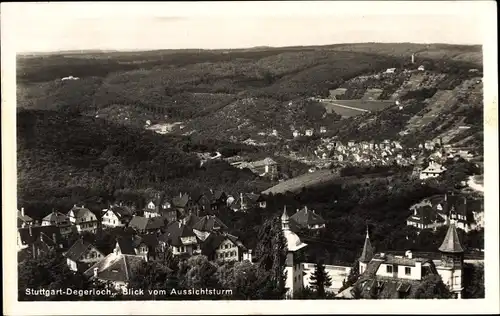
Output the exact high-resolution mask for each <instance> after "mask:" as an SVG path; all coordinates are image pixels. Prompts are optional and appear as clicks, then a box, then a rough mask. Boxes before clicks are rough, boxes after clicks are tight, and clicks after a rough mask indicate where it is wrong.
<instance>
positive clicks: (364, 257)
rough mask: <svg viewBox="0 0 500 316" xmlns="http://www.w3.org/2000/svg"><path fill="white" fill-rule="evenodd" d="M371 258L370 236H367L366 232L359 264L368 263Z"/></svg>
mask: <svg viewBox="0 0 500 316" xmlns="http://www.w3.org/2000/svg"><path fill="white" fill-rule="evenodd" d="M372 258H373V248H372V244H371V243H370V236H368V231H367V232H366V238H365V244H364V245H363V251H362V252H361V256H360V257H359V261H360V262H369V261H370V260H371V259H372Z"/></svg>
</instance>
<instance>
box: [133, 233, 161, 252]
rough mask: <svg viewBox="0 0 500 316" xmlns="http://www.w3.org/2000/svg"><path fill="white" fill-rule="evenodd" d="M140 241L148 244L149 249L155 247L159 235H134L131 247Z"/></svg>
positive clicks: (136, 245)
mask: <svg viewBox="0 0 500 316" xmlns="http://www.w3.org/2000/svg"><path fill="white" fill-rule="evenodd" d="M142 243H144V244H145V245H146V246H148V248H149V249H155V248H156V246H158V244H159V236H158V235H156V234H143V235H137V236H135V238H134V240H133V247H135V248H136V247H139V246H140V245H141V244H142Z"/></svg>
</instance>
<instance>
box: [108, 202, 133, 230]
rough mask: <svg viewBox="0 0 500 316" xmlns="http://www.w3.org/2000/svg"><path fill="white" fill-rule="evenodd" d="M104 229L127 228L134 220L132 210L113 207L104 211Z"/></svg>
mask: <svg viewBox="0 0 500 316" xmlns="http://www.w3.org/2000/svg"><path fill="white" fill-rule="evenodd" d="M103 213H104V215H103V216H102V226H103V227H125V226H127V224H128V223H129V222H130V220H131V219H132V216H133V215H132V210H130V209H129V208H127V207H125V206H118V205H111V206H110V207H109V209H104V210H103Z"/></svg>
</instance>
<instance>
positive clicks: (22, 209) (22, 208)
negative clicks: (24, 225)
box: [21, 207, 24, 217]
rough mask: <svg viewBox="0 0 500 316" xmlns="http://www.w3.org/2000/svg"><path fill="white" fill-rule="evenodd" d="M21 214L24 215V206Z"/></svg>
mask: <svg viewBox="0 0 500 316" xmlns="http://www.w3.org/2000/svg"><path fill="white" fill-rule="evenodd" d="M21 215H22V216H23V217H24V207H21Z"/></svg>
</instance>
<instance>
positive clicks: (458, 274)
mask: <svg viewBox="0 0 500 316" xmlns="http://www.w3.org/2000/svg"><path fill="white" fill-rule="evenodd" d="M439 252H440V253H441V263H440V264H439V265H438V266H437V267H436V268H437V271H438V273H439V275H441V278H442V279H443V283H445V284H446V285H448V287H449V288H450V290H451V291H452V293H454V294H455V296H456V297H457V298H461V297H462V290H463V286H462V268H463V262H464V249H463V247H462V245H461V243H460V238H459V237H458V233H457V229H456V227H455V223H454V222H453V221H452V222H451V223H450V226H449V227H448V231H447V232H446V236H445V237H444V240H443V243H442V244H441V246H440V247H439Z"/></svg>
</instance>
